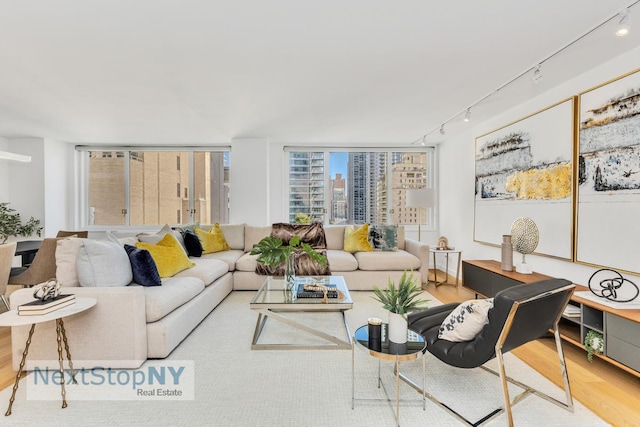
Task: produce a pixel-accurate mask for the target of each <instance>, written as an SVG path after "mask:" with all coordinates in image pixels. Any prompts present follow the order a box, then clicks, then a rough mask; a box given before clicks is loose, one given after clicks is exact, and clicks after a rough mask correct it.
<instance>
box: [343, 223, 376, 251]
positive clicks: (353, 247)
mask: <svg viewBox="0 0 640 427" xmlns="http://www.w3.org/2000/svg"><path fill="white" fill-rule="evenodd" d="M344 250H345V252H350V253H355V252H372V251H373V248H372V247H371V243H369V224H364V225H363V226H362V227H360V228H358V229H357V230H354V229H353V226H351V225H347V226H346V227H345V228H344Z"/></svg>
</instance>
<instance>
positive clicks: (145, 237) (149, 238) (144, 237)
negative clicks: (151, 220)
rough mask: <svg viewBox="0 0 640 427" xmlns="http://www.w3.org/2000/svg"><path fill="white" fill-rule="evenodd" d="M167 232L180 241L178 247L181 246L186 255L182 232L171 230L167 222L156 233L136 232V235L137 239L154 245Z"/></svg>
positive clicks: (187, 253)
mask: <svg viewBox="0 0 640 427" xmlns="http://www.w3.org/2000/svg"><path fill="white" fill-rule="evenodd" d="M167 233H171V234H172V235H173V237H175V238H176V240H177V241H178V243H180V247H181V248H182V250H183V251H184V253H185V254H186V255H187V256H188V255H189V252H188V251H187V247H186V246H185V244H184V238H183V237H182V233H180V232H179V231H178V230H173V229H172V228H171V226H170V225H169V224H165V225H164V227H162V228H161V229H160V231H158V232H157V233H156V234H149V233H138V234H137V235H136V237H137V238H138V241H140V242H142V243H151V244H152V245H156V244H158V242H159V241H160V240H162V239H163V238H164V235H165V234H167ZM134 245H135V244H134Z"/></svg>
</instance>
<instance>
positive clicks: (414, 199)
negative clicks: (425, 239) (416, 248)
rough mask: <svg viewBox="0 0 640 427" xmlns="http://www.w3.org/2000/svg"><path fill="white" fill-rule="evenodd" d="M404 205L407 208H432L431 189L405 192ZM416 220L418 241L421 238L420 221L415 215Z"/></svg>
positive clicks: (432, 192)
mask: <svg viewBox="0 0 640 427" xmlns="http://www.w3.org/2000/svg"><path fill="white" fill-rule="evenodd" d="M406 196H407V199H406V205H407V207H408V208H411V207H414V208H425V209H426V208H430V207H432V206H433V204H434V203H433V202H434V198H435V195H434V191H433V188H411V189H408V190H406ZM416 217H417V218H418V241H420V238H421V237H422V236H421V235H420V226H421V225H422V221H421V220H420V215H416Z"/></svg>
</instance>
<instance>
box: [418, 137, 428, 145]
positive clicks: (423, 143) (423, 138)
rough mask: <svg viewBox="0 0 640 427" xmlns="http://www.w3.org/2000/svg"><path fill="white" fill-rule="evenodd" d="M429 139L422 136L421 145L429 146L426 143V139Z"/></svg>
mask: <svg viewBox="0 0 640 427" xmlns="http://www.w3.org/2000/svg"><path fill="white" fill-rule="evenodd" d="M426 137H427V135H422V142H421V143H420V145H422V146H423V147H424V146H425V145H427V143H426V142H425V138H426Z"/></svg>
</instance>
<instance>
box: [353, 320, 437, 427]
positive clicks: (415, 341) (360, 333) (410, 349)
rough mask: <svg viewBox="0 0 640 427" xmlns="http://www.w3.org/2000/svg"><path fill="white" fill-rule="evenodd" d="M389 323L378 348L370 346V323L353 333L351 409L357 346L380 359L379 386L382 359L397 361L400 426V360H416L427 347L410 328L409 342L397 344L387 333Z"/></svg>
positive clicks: (423, 374) (424, 406)
mask: <svg viewBox="0 0 640 427" xmlns="http://www.w3.org/2000/svg"><path fill="white" fill-rule="evenodd" d="M388 327H389V325H388V324H387V323H383V324H382V340H381V343H380V346H379V347H377V348H371V347H369V328H368V325H363V326H360V327H359V328H358V329H356V332H355V333H354V335H353V338H354V340H353V342H354V344H353V347H352V348H351V409H353V408H354V407H355V401H356V387H355V381H356V380H355V377H356V374H355V347H356V346H357V347H359V348H361V349H362V350H364V351H366V352H368V353H369V356H371V357H375V358H376V359H378V388H380V386H381V385H383V384H382V380H381V378H380V362H381V361H382V360H388V361H393V362H395V371H394V372H395V374H396V413H395V416H396V424H397V425H398V426H400V362H405V361H408V360H415V359H417V358H418V357H422V356H423V355H424V351H425V349H426V348H427V343H426V342H425V340H424V338H423V337H422V335H420V334H418V333H417V332H416V331H413V330H411V329H409V330H408V331H407V342H406V343H405V344H396V343H393V342H390V341H389V335H388V333H387V330H388ZM425 360H426V358H425V357H422V410H426V394H425V388H426V367H425ZM385 393H386V390H385ZM358 400H373V399H358Z"/></svg>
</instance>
